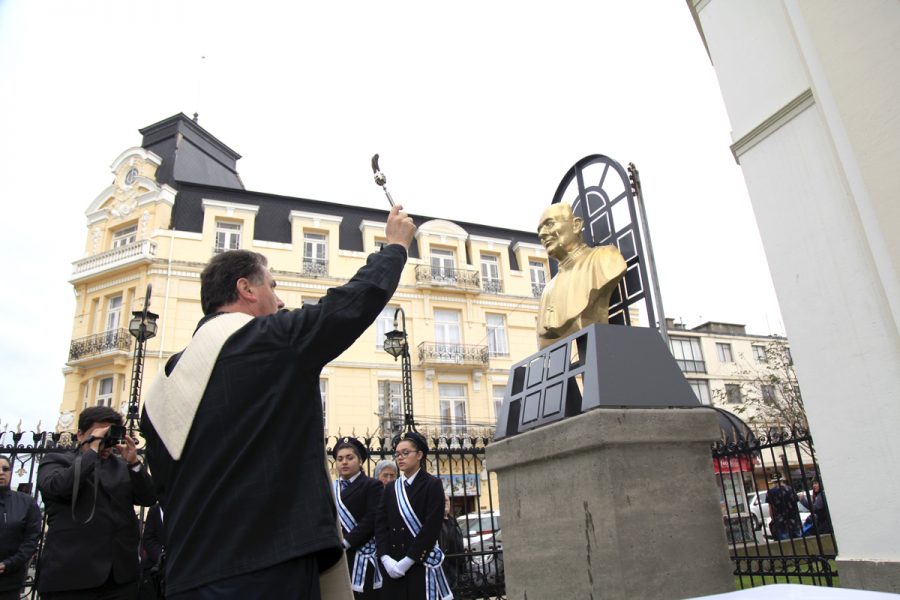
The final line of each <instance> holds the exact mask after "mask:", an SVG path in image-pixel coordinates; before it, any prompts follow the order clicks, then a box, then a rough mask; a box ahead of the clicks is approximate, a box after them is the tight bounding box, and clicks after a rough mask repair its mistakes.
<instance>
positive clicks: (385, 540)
mask: <svg viewBox="0 0 900 600" xmlns="http://www.w3.org/2000/svg"><path fill="white" fill-rule="evenodd" d="M406 495H407V497H408V498H409V504H410V506H411V507H412V509H413V511H414V512H415V513H416V515H417V516H418V517H419V521H420V522H421V523H422V530H421V531H420V532H419V535H418V536H416V537H413V535H412V532H410V531H409V528H407V526H406V522H405V521H404V520H403V517H402V516H401V515H400V509H398V508H397V495H396V491H395V489H394V484H391V485H389V486H387V487H385V488H384V494H383V495H382V497H381V504H379V505H378V513H377V515H376V518H375V544H376V547H377V550H378V556H385V555H386V556H390V557H391V558H393V559H394V560H398V561H399V560H402V559H403V558H404V557H405V556H408V557H410V558H411V559H413V560H414V561H415V564H414V565H413V566H412V567H410V568H409V571H407V572H406V576H405V577H401V578H400V579H391V578H390V577H389V576H388V575H387V574H386V573H384V572H383V577H384V587H383V588H382V592H381V593H382V596H383V597H386V598H409V599H412V598H424V597H425V566H424V565H423V564H422V561H423V560H425V558H426V557H427V556H428V553H429V552H431V550H432V549H433V548H434V544H435V542H436V541H437V539H438V536H439V535H440V533H441V524H442V521H443V519H444V486H443V485H442V484H441V480H440V479H438V478H437V477H434V476H433V475H431V474H429V473H426V472H425V471H424V470H420V471H419V473H418V474H417V475H416V478H415V479H413V482H412V484H411V485H410V486H409V487H408V488H407V490H406ZM379 562H380V561H379Z"/></svg>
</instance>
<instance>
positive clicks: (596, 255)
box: [589, 244, 622, 260]
mask: <svg viewBox="0 0 900 600" xmlns="http://www.w3.org/2000/svg"><path fill="white" fill-rule="evenodd" d="M589 252H590V256H591V259H592V260H609V259H611V258H612V259H616V258H621V257H622V253H621V252H619V249H618V248H616V247H615V246H614V245H613V244H607V245H605V246H594V247H593V248H591V249H590V250H589Z"/></svg>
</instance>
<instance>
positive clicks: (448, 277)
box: [416, 265, 481, 290]
mask: <svg viewBox="0 0 900 600" xmlns="http://www.w3.org/2000/svg"><path fill="white" fill-rule="evenodd" d="M480 279H481V277H480V275H479V273H478V271H467V270H463V269H449V268H446V267H433V266H431V265H418V266H417V267H416V284H418V285H428V286H436V287H449V288H457V289H462V290H480V289H481V281H480Z"/></svg>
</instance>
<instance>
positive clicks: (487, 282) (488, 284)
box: [481, 279, 503, 294]
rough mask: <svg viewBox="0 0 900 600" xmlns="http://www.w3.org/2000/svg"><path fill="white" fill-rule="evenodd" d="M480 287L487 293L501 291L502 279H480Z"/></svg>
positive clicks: (498, 292)
mask: <svg viewBox="0 0 900 600" xmlns="http://www.w3.org/2000/svg"><path fill="white" fill-rule="evenodd" d="M481 289H483V290H484V291H485V292H487V293H488V294H500V293H503V280H502V279H482V280H481Z"/></svg>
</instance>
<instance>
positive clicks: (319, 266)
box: [303, 258, 328, 277]
mask: <svg viewBox="0 0 900 600" xmlns="http://www.w3.org/2000/svg"><path fill="white" fill-rule="evenodd" d="M303 275H305V276H307V277H324V276H326V275H328V261H327V260H322V259H318V258H304V259H303Z"/></svg>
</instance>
